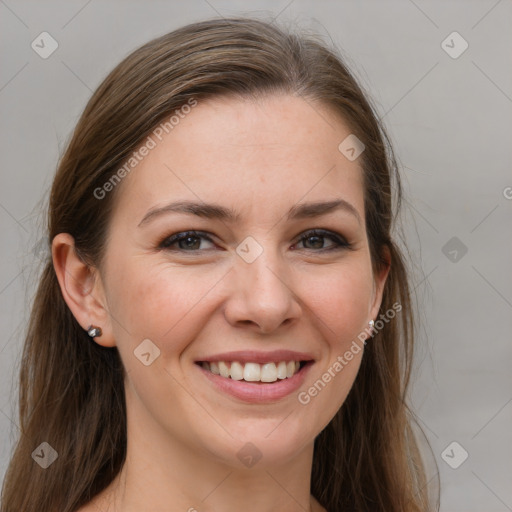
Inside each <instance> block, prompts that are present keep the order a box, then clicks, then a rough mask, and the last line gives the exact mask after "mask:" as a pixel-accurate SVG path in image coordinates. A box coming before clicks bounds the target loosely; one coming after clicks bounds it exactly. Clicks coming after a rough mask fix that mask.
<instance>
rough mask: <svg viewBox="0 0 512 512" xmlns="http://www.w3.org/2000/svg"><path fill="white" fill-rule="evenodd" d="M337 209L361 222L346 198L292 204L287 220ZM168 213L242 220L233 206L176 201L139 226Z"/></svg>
mask: <svg viewBox="0 0 512 512" xmlns="http://www.w3.org/2000/svg"><path fill="white" fill-rule="evenodd" d="M337 210H342V211H345V212H347V213H349V214H351V215H353V216H354V217H355V218H356V219H357V221H358V222H359V224H361V217H360V215H359V212H358V211H357V210H356V208H355V207H354V206H353V205H352V204H350V203H349V202H348V201H345V200H344V199H335V200H331V201H319V202H312V203H299V204H296V205H295V206H292V208H290V210H289V211H288V213H287V215H286V218H287V220H296V219H306V218H312V217H320V216H321V215H326V214H328V213H332V212H335V211H337ZM167 213H186V214H190V215H197V216H198V217H204V218H206V219H218V220H222V221H226V222H237V221H239V220H240V217H241V216H240V214H239V213H237V212H236V211H234V210H232V209H231V208H226V207H224V206H221V205H218V204H213V203H204V202H201V203H196V202H194V201H176V202H173V203H170V204H167V205H165V206H160V207H157V208H152V209H150V210H149V211H148V212H147V213H146V215H144V217H143V218H142V220H141V221H140V223H139V225H138V227H141V226H143V225H144V224H147V223H148V222H149V221H150V220H153V219H155V218H157V217H159V216H161V215H163V214H167Z"/></svg>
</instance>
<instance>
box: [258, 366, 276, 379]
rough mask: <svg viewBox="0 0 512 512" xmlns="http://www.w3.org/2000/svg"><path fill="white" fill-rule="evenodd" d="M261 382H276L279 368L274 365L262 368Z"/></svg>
mask: <svg viewBox="0 0 512 512" xmlns="http://www.w3.org/2000/svg"><path fill="white" fill-rule="evenodd" d="M260 380H261V382H275V381H276V380H277V368H276V365H275V364H274V363H267V364H264V365H262V366H261V379H260Z"/></svg>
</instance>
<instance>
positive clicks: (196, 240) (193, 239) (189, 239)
mask: <svg viewBox="0 0 512 512" xmlns="http://www.w3.org/2000/svg"><path fill="white" fill-rule="evenodd" d="M203 240H206V241H208V242H210V243H211V244H213V242H212V240H211V238H210V237H208V236H207V235H206V233H203V232H201V231H183V232H181V233H175V234H174V235H171V236H168V237H166V238H164V239H163V240H162V241H161V242H160V243H159V245H158V248H159V249H166V250H177V251H180V250H181V251H188V252H191V251H197V250H200V249H208V247H201V242H202V241H203ZM176 245H177V247H173V246H176ZM209 248H210V249H211V248H212V247H209Z"/></svg>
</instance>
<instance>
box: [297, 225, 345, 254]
mask: <svg viewBox="0 0 512 512" xmlns="http://www.w3.org/2000/svg"><path fill="white" fill-rule="evenodd" d="M326 239H330V240H331V242H332V243H331V244H330V245H328V246H327V247H326V246H325V240H326ZM298 243H302V244H303V245H304V247H303V248H304V249H317V250H318V252H320V251H332V250H336V249H349V248H350V247H351V245H350V244H349V243H348V242H347V241H346V240H345V239H344V238H343V237H342V236H341V235H338V234H337V233H333V232H332V231H326V230H324V229H312V230H310V231H307V232H305V233H304V234H303V235H302V236H301V237H300V239H299V242H298ZM308 246H309V247H308ZM295 247H296V246H294V247H293V249H295Z"/></svg>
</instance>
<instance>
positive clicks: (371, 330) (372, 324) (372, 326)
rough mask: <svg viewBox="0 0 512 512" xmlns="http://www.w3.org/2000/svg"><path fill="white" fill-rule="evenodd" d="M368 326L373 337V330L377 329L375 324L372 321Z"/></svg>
mask: <svg viewBox="0 0 512 512" xmlns="http://www.w3.org/2000/svg"><path fill="white" fill-rule="evenodd" d="M368 325H369V326H370V333H371V334H370V336H373V328H374V327H375V322H374V321H373V320H370V321H369V322H368Z"/></svg>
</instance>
